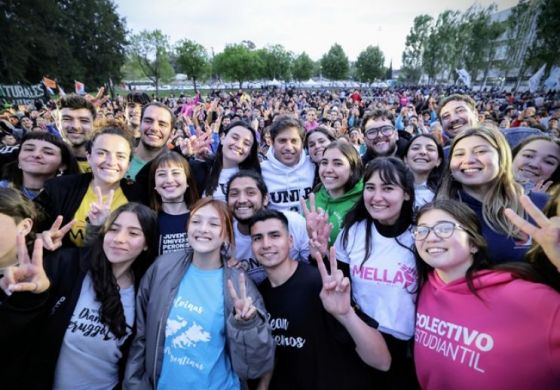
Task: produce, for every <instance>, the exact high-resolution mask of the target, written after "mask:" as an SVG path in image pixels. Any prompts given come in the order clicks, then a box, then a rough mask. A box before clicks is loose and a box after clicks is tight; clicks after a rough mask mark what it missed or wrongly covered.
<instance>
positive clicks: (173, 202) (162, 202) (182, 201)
mask: <svg viewBox="0 0 560 390" xmlns="http://www.w3.org/2000/svg"><path fill="white" fill-rule="evenodd" d="M161 203H185V201H184V200H182V201H180V202H161Z"/></svg>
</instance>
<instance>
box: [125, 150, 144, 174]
mask: <svg viewBox="0 0 560 390" xmlns="http://www.w3.org/2000/svg"><path fill="white" fill-rule="evenodd" d="M147 163H148V161H144V160H141V159H140V158H139V157H138V156H137V155H135V154H134V155H132V160H130V164H128V171H127V172H126V177H127V178H129V179H130V180H136V175H138V172H140V170H141V169H142V168H144V165H146V164H147Z"/></svg>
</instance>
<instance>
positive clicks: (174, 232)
mask: <svg viewBox="0 0 560 390" xmlns="http://www.w3.org/2000/svg"><path fill="white" fill-rule="evenodd" d="M188 221H189V213H188V212H187V213H185V214H179V215H171V214H167V213H165V212H163V211H160V212H159V214H158V224H159V244H158V248H159V252H158V254H160V255H162V254H164V253H169V252H178V251H181V250H184V249H185V248H186V247H188V245H189V243H188V241H187V222H188Z"/></svg>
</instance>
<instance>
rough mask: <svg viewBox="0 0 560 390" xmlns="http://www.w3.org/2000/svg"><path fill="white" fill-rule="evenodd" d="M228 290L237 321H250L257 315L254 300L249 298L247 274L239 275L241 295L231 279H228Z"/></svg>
mask: <svg viewBox="0 0 560 390" xmlns="http://www.w3.org/2000/svg"><path fill="white" fill-rule="evenodd" d="M227 283H228V289H229V294H230V296H231V299H232V301H233V307H234V308H235V316H234V317H235V319H236V320H238V321H249V320H251V319H253V317H255V315H256V314H257V308H256V307H255V305H253V298H251V297H248V296H247V287H246V285H245V274H244V273H240V274H239V294H238V293H237V291H236V290H235V286H234V285H233V282H232V281H231V279H228V282H227Z"/></svg>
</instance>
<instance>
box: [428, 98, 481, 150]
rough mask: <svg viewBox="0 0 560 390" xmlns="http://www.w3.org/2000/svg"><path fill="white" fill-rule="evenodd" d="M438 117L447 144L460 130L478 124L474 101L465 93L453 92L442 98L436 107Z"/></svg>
mask: <svg viewBox="0 0 560 390" xmlns="http://www.w3.org/2000/svg"><path fill="white" fill-rule="evenodd" d="M437 114H438V118H439V120H440V122H441V126H442V128H443V131H444V135H445V136H446V137H447V140H448V141H447V144H446V145H444V146H447V145H450V144H451V143H452V142H453V138H455V136H456V135H457V134H459V132H460V131H461V130H464V129H467V128H469V127H474V126H477V125H478V111H477V109H476V103H475V101H474V100H473V99H472V98H471V97H470V96H467V95H459V94H453V95H450V96H447V97H446V98H444V99H443V100H442V101H441V102H440V104H439V109H438V113H437Z"/></svg>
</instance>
